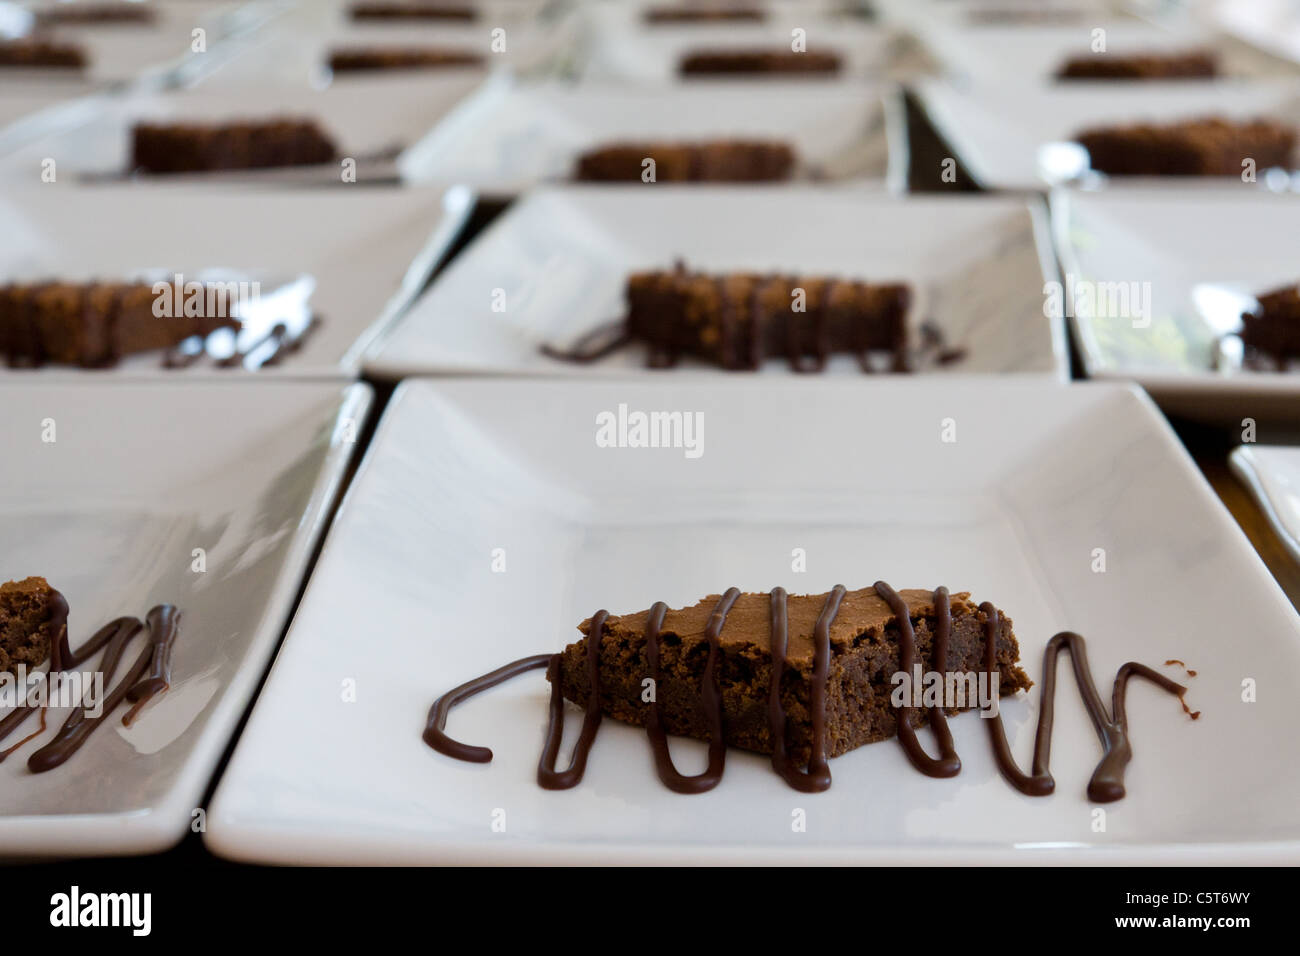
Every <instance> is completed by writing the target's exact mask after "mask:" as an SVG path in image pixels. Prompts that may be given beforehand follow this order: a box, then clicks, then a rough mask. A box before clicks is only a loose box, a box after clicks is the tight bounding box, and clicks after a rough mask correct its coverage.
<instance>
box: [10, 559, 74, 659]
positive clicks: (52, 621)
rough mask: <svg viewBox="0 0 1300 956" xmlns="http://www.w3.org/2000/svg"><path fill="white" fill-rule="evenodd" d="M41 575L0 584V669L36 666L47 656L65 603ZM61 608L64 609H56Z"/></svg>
mask: <svg viewBox="0 0 1300 956" xmlns="http://www.w3.org/2000/svg"><path fill="white" fill-rule="evenodd" d="M61 602H62V598H61V597H60V596H59V593H58V592H57V591H55V590H54V588H52V587H50V585H49V583H48V582H47V581H46V580H45V579H44V578H35V577H33V578H27V579H26V580H23V581H10V582H8V583H7V584H0V671H8V672H9V673H14V671H15V670H16V669H17V667H18V665H19V664H25V665H27V667H28V668H32V667H36V666H38V665H39V664H41V663H43V662H44V661H45V659H46V658H47V657H49V656H50V647H51V646H52V644H53V643H54V642H55V641H57V640H58V639H59V637H60V634H59V633H57V631H59V630H61V629H62V626H63V624H64V623H65V622H66V619H67V614H66V612H67V607H66V605H62V603H61ZM60 609H61V610H62V611H63V613H59V611H60Z"/></svg>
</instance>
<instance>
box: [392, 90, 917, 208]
mask: <svg viewBox="0 0 1300 956" xmlns="http://www.w3.org/2000/svg"><path fill="white" fill-rule="evenodd" d="M762 90H763V92H762V94H761V95H759V96H755V95H754V90H753V89H752V87H751V86H750V85H749V84H746V83H743V82H741V83H735V82H730V83H727V82H710V81H703V80H702V81H699V82H696V83H690V84H683V85H678V86H672V87H667V88H654V87H645V86H640V85H636V84H630V85H627V86H601V87H590V86H573V85H570V84H562V83H537V84H531V85H525V84H519V83H516V82H513V81H512V80H511V79H510V78H509V77H507V76H504V75H501V76H497V77H495V78H494V79H492V80H490V81H489V82H488V83H486V84H484V86H483V87H482V88H480V89H479V90H478V91H476V92H475V94H474V95H473V96H471V97H469V98H468V99H466V100H465V101H464V102H463V103H461V104H460V105H459V106H458V107H457V108H456V109H455V110H453V111H452V112H451V113H450V114H449V115H448V116H447V117H446V118H445V119H444V120H443V121H442V122H441V123H439V124H438V126H437V128H436V129H434V130H433V131H432V132H431V133H430V134H429V135H428V136H426V137H425V138H424V139H423V140H421V141H420V142H419V143H417V144H415V145H414V146H413V147H412V148H411V149H409V150H407V151H406V152H405V153H404V154H403V155H402V157H401V160H400V162H399V167H400V169H401V172H402V176H403V178H404V179H406V180H408V181H412V182H438V183H454V182H463V183H467V184H468V185H470V186H473V187H476V188H479V189H481V190H483V191H485V192H494V193H515V192H519V191H522V190H524V189H526V188H528V187H530V186H534V185H537V184H538V183H541V182H544V181H557V180H563V179H568V178H569V177H570V176H571V175H572V173H573V167H574V163H575V161H576V160H577V157H578V155H579V154H581V153H582V152H584V151H585V150H588V149H593V148H596V147H598V146H603V145H606V144H609V143H612V142H617V141H621V140H622V141H626V140H629V139H633V140H643V139H651V140H672V141H682V140H700V139H719V138H722V139H726V138H729V137H739V138H762V139H779V140H783V141H786V142H789V143H790V144H791V145H792V146H793V147H794V148H795V150H796V152H797V153H798V156H799V160H800V169H799V170H798V173H799V174H804V175H806V174H807V172H808V171H809V170H812V169H817V170H819V171H820V172H822V173H824V174H825V175H827V176H829V177H832V178H837V179H841V178H855V179H857V178H883V177H885V176H886V175H887V174H889V173H891V172H892V174H893V175H894V176H895V177H898V176H900V175H902V172H901V156H900V155H891V150H895V151H897V150H899V149H901V148H902V143H901V142H900V141H899V140H898V138H897V128H896V127H895V126H894V124H896V123H898V122H899V120H898V118H897V112H896V111H897V97H896V95H895V93H894V92H893V91H884V92H882V91H881V90H880V89H876V88H871V87H863V86H861V85H856V84H844V85H839V84H833V85H830V86H828V85H826V84H822V83H813V84H810V83H799V82H779V81H773V82H772V83H764V84H763V87H762ZM889 127H893V128H889ZM887 128H889V130H888V132H887Z"/></svg>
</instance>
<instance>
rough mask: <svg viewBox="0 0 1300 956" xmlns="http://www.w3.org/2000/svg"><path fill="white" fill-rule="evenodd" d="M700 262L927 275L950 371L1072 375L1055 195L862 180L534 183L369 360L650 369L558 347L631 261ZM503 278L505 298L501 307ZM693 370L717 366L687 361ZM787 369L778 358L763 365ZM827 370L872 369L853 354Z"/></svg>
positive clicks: (540, 369) (925, 311)
mask: <svg viewBox="0 0 1300 956" xmlns="http://www.w3.org/2000/svg"><path fill="white" fill-rule="evenodd" d="M679 257H680V258H682V259H683V260H684V261H685V262H686V263H687V264H688V265H690V266H691V267H693V268H699V269H705V270H713V271H727V270H751V271H759V272H767V271H785V272H796V273H802V274H805V275H833V276H841V277H845V278H854V279H861V280H865V281H872V280H875V281H892V280H902V281H906V282H908V283H909V284H911V286H912V287H913V289H914V291H915V293H916V296H915V300H916V302H915V308H914V309H913V310H912V314H911V317H910V319H911V322H912V323H913V324H914V325H915V324H919V323H920V322H922V321H930V322H932V323H933V324H935V325H937V326H938V327H939V328H940V329H942V330H943V332H944V335H945V337H946V341H947V342H948V344H950V345H951V346H953V347H958V348H964V349H966V350H967V354H966V357H965V358H964V359H963V360H962V361H960V362H955V363H953V364H952V365H949V366H944V367H938V368H935V367H931V369H930V370H931V371H934V372H936V373H941V374H947V373H953V374H961V373H1008V372H1034V373H1040V374H1045V375H1056V376H1058V377H1060V378H1062V379H1063V378H1064V377H1065V375H1066V369H1067V364H1066V359H1065V347H1064V333H1063V328H1064V326H1063V324H1062V323H1061V322H1060V321H1055V322H1054V321H1052V320H1049V319H1047V318H1046V317H1044V314H1043V283H1044V281H1046V280H1047V279H1048V278H1049V276H1052V275H1054V270H1055V266H1054V264H1053V261H1052V256H1051V251H1050V240H1049V238H1048V230H1047V226H1046V219H1045V210H1044V209H1043V208H1042V207H1041V204H1039V203H1038V202H1028V203H1027V202H1025V201H1023V200H1018V199H999V198H977V199H934V198H911V199H901V198H897V197H894V196H890V195H888V194H886V193H884V192H883V191H881V190H879V189H866V188H860V187H844V188H839V187H836V188H827V187H820V188H819V187H808V186H776V187H750V188H735V187H730V188H728V187H678V188H673V187H670V186H658V187H655V186H640V185H634V186H605V185H588V186H566V187H550V188H542V189H538V190H536V191H534V192H533V193H531V194H530V195H529V196H527V197H525V198H524V199H521V200H519V202H518V205H516V206H515V207H514V208H512V209H510V210H509V211H508V212H507V213H506V214H505V215H504V216H503V217H502V218H501V219H500V220H498V221H497V222H496V223H494V224H493V225H492V226H491V227H490V228H489V229H488V231H487V232H485V233H484V234H483V235H482V236H481V237H480V238H478V239H477V240H476V241H475V242H474V244H473V245H471V246H470V247H469V248H468V249H466V250H465V252H464V253H463V254H462V255H461V256H459V257H458V258H457V259H456V261H455V262H453V263H452V264H451V265H450V266H449V267H448V269H447V271H446V272H444V273H443V274H442V275H441V276H440V278H439V279H438V281H437V282H436V283H435V284H434V286H433V287H432V288H430V289H429V291H428V292H426V293H425V294H424V295H423V296H421V297H420V299H419V300H418V301H417V302H416V303H415V305H413V306H412V308H411V310H410V312H409V313H408V314H407V315H406V316H405V317H404V318H403V319H402V320H401V321H400V322H398V323H397V324H395V325H394V326H392V328H391V332H390V333H389V334H388V335H386V336H385V337H383V338H382V339H380V340H378V341H376V343H375V345H374V346H373V347H372V348H371V350H370V352H369V354H368V356H367V358H366V360H365V367H366V370H367V371H368V372H369V373H370V374H373V375H376V376H379V377H381V378H386V379H396V378H401V377H403V376H405V375H416V374H434V373H446V372H528V373H540V374H559V375H564V374H568V375H593V374H595V375H599V374H610V373H616V374H624V373H637V372H640V373H646V374H662V373H661V372H656V371H655V370H647V369H646V367H645V366H646V362H645V350H644V347H642V346H639V345H638V346H634V347H630V348H627V349H624V350H623V351H621V352H618V353H616V354H614V355H611V356H609V357H608V358H606V359H603V360H602V361H600V362H596V363H593V364H591V365H575V364H572V363H566V362H561V361H556V360H555V359H552V358H548V357H547V356H545V355H543V354H542V353H541V351H540V348H541V346H542V345H543V344H544V343H545V344H550V345H552V346H565V345H567V344H569V343H571V342H573V341H575V340H576V339H578V338H579V337H580V336H581V335H582V334H583V333H584V332H586V331H588V330H591V329H594V328H596V327H599V326H601V325H602V324H604V323H606V322H608V321H610V320H611V319H617V318H619V317H620V316H621V315H622V313H623V303H624V288H625V283H626V279H627V275H628V274H629V273H630V272H634V271H637V270H640V269H651V268H660V269H669V268H672V266H673V263H674V261H675V260H676V259H677V258H679ZM494 289H500V290H501V295H502V296H503V297H504V299H503V301H504V303H505V308H504V311H501V310H500V309H496V310H495V311H494V308H495V306H496V305H497V304H499V302H500V301H502V300H500V299H494V293H493V290H494ZM681 370H682V371H686V370H691V371H695V372H700V371H716V369H714V368H713V367H712V366H708V365H706V364H704V363H691V362H685V361H684V362H683V363H682V365H681ZM764 371H765V372H768V373H771V374H789V372H788V365H787V364H786V363H785V362H784V361H782V360H772V361H771V362H768V363H767V364H766V365H765V366H764ZM828 373H833V374H841V373H843V374H851V375H854V376H861V374H862V373H861V371H860V370H859V368H858V365H857V362H856V361H855V360H854V359H853V358H852V357H851V356H841V357H838V358H836V359H833V360H832V362H831V363H830V366H829V367H828Z"/></svg>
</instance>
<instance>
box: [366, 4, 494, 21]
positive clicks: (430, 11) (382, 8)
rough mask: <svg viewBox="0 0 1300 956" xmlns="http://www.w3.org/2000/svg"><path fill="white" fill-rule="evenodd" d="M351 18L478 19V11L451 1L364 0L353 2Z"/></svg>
mask: <svg viewBox="0 0 1300 956" xmlns="http://www.w3.org/2000/svg"><path fill="white" fill-rule="evenodd" d="M350 13H351V16H352V19H353V20H460V21H470V20H477V19H478V11H477V10H475V9H474V8H473V7H471V6H466V5H464V4H452V3H420V2H408V3H403V2H401V0H393V2H389V0H366V2H362V3H354V4H353V5H352V8H351V11H350Z"/></svg>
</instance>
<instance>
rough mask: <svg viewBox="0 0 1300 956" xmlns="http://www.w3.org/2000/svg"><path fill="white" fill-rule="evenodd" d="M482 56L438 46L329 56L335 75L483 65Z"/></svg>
mask: <svg viewBox="0 0 1300 956" xmlns="http://www.w3.org/2000/svg"><path fill="white" fill-rule="evenodd" d="M482 64H483V57H482V56H480V55H479V54H477V53H473V52H471V51H468V50H452V49H441V48H438V47H348V48H343V49H338V50H335V51H333V52H332V53H331V54H330V69H331V70H333V71H334V72H335V73H352V72H361V71H375V70H411V69H432V68H442V67H458V66H482Z"/></svg>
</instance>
